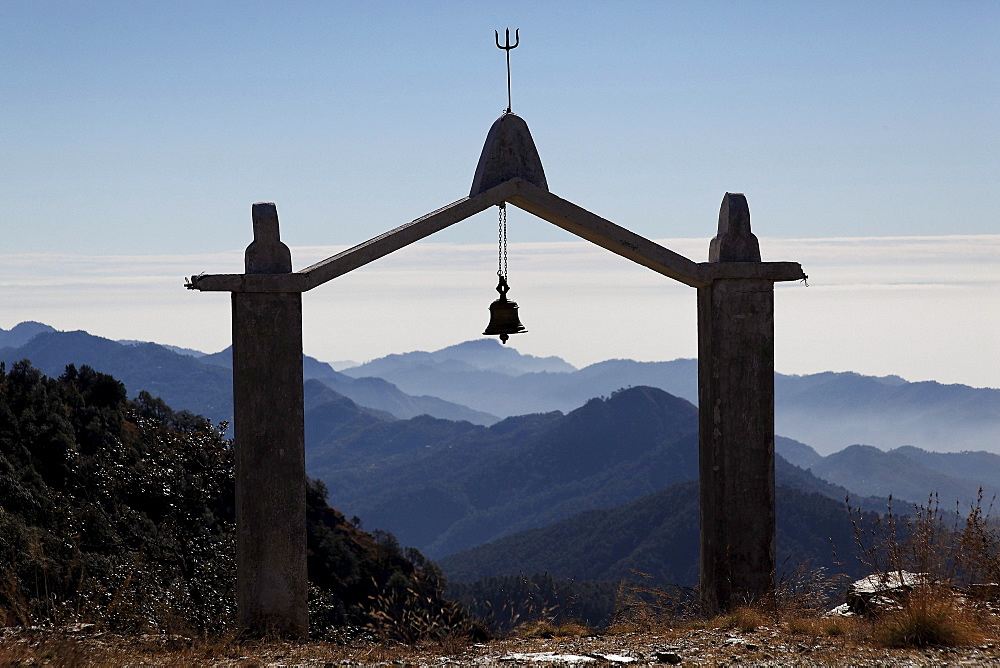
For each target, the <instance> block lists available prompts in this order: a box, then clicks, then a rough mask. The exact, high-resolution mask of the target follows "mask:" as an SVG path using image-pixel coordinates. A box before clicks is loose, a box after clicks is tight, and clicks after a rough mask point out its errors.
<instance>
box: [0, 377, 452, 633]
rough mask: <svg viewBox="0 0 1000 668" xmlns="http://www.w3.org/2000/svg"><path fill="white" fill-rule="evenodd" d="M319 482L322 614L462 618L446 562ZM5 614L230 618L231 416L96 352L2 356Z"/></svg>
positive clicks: (0, 596) (167, 626)
mask: <svg viewBox="0 0 1000 668" xmlns="http://www.w3.org/2000/svg"><path fill="white" fill-rule="evenodd" d="M325 495H326V490H325V487H324V486H323V485H322V483H320V482H318V481H312V482H310V483H309V485H308V493H307V516H306V525H307V535H308V549H309V553H308V558H309V578H310V582H311V583H312V585H313V588H312V592H311V595H310V596H311V600H310V608H311V616H310V617H311V619H310V623H311V628H312V630H313V631H314V632H316V633H317V634H318V635H322V634H323V633H325V631H326V630H329V629H330V628H332V627H333V626H335V625H345V624H347V625H362V626H363V625H367V624H375V623H379V620H380V619H384V615H385V614H387V613H391V612H392V611H391V610H383V609H379V608H378V607H377V601H378V600H379V597H380V596H382V597H384V596H387V595H393V596H396V597H397V600H400V601H402V600H408V601H409V599H411V598H412V599H413V600H412V601H409V603H408V605H409V606H410V609H411V610H415V611H418V614H425V613H426V614H428V615H432V616H438V617H440V618H441V619H461V615H460V613H458V612H457V611H456V609H455V608H454V607H453V606H452V605H451V604H449V603H447V602H445V601H444V600H443V598H442V597H441V586H442V581H441V578H440V573H439V571H438V570H437V568H436V567H435V566H434V565H433V564H431V563H429V562H427V561H426V560H424V559H423V557H422V556H421V555H419V553H417V552H413V551H410V552H407V554H406V555H404V554H403V552H402V550H401V549H400V547H399V545H398V543H397V542H396V541H395V539H394V538H393V537H392V536H391V535H389V534H384V533H383V534H376V535H374V536H373V535H370V534H367V533H365V532H363V531H361V530H360V529H359V528H357V527H356V526H354V525H353V524H352V523H350V522H348V521H346V520H345V519H344V516H343V515H342V514H341V513H340V512H338V511H336V510H334V509H333V508H330V507H329V506H328V505H327V504H326V502H325ZM0 565H2V568H3V572H4V586H3V587H0V622H2V623H4V624H20V625H34V624H46V623H53V622H66V621H78V620H84V621H100V622H101V624H102V625H103V626H104V627H105V628H112V629H120V630H141V631H153V630H159V631H164V630H183V631H185V632H189V631H192V630H194V631H202V632H203V631H208V630H215V631H218V630H223V629H225V628H227V627H228V626H229V625H230V624H231V623H232V622H233V611H234V607H235V536H234V480H233V456H232V447H231V443H230V441H228V440H226V439H224V438H223V437H222V432H221V429H220V428H218V427H216V426H214V425H212V424H211V423H209V422H207V421H206V420H205V419H204V418H201V417H199V416H195V415H192V414H190V413H185V412H180V413H178V412H174V411H172V410H171V409H170V408H169V407H168V406H167V405H166V404H165V403H163V402H162V401H160V400H158V399H154V398H152V397H151V396H150V395H149V394H148V393H145V392H142V393H140V394H139V396H138V397H137V398H136V399H135V400H129V399H128V398H127V396H126V391H125V387H124V386H123V385H122V383H120V382H118V381H117V380H116V379H114V378H113V377H111V376H108V375H106V374H102V373H98V372H95V371H94V370H92V369H90V368H89V367H86V366H84V367H81V368H79V369H77V368H76V367H74V366H69V367H67V368H66V369H65V371H64V372H63V373H62V374H61V375H60V376H59V377H58V378H49V377H46V376H44V375H43V374H42V373H41V372H39V371H38V370H37V369H35V368H34V367H32V366H31V365H30V364H28V363H27V362H19V363H15V364H14V365H12V366H11V367H10V368H9V369H8V368H7V367H6V365H4V364H0Z"/></svg>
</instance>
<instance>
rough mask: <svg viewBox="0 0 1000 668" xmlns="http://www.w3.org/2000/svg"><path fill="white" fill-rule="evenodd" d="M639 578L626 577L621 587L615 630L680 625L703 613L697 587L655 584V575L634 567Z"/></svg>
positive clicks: (615, 617) (663, 627) (612, 625)
mask: <svg viewBox="0 0 1000 668" xmlns="http://www.w3.org/2000/svg"><path fill="white" fill-rule="evenodd" d="M632 574H633V575H635V576H637V577H638V578H639V579H638V580H632V581H628V580H623V581H622V583H621V585H620V586H619V589H618V599H617V603H616V610H615V615H614V620H613V622H612V624H611V626H610V627H609V629H608V630H609V631H611V632H612V633H617V632H627V631H639V632H642V631H657V630H662V629H665V628H672V627H675V626H679V625H682V624H685V623H688V622H691V621H693V620H696V619H698V618H699V617H700V615H701V600H700V598H699V596H698V591H697V590H696V589H692V588H691V587H682V586H680V585H676V584H671V585H667V586H665V587H658V586H655V585H653V584H652V583H653V580H654V578H653V576H652V575H650V574H648V573H642V572H640V571H636V570H633V571H632Z"/></svg>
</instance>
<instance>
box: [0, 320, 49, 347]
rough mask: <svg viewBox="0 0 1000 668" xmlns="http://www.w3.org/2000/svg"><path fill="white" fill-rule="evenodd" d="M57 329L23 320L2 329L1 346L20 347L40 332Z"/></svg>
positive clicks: (0, 332) (0, 333) (0, 334)
mask: <svg viewBox="0 0 1000 668" xmlns="http://www.w3.org/2000/svg"><path fill="white" fill-rule="evenodd" d="M54 331H56V330H55V329H53V328H52V327H49V326H48V325H43V324H42V323H40V322H22V323H20V324H19V325H15V326H14V327H12V328H11V329H9V330H7V329H0V348H20V347H21V346H23V345H24V344H25V343H27V342H28V341H30V340H31V339H32V338H34V337H35V336H36V335H38V334H43V333H45V332H54Z"/></svg>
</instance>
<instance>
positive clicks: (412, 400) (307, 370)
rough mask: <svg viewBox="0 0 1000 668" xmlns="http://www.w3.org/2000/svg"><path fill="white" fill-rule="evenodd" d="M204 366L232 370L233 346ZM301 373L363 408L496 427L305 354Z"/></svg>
mask: <svg viewBox="0 0 1000 668" xmlns="http://www.w3.org/2000/svg"><path fill="white" fill-rule="evenodd" d="M198 361H199V362H202V363H204V364H214V365H216V366H221V367H225V368H227V369H232V368H233V349H232V346H230V347H228V348H226V349H225V350H222V351H220V352H217V353H213V354H211V355H205V356H204V357H200V358H198ZM302 372H303V376H304V377H305V379H307V380H308V379H316V380H318V381H320V382H321V383H323V384H324V385H326V386H327V387H329V388H330V389H332V390H334V391H336V392H339V393H340V394H342V395H344V396H345V397H348V398H350V399H352V400H354V401H355V402H357V403H358V404H360V405H362V406H367V407H369V408H375V409H378V410H381V411H385V412H387V413H390V414H392V415H393V416H395V417H397V418H403V419H405V418H411V417H416V416H418V415H433V416H434V417H439V418H444V419H447V420H468V421H469V422H474V423H476V424H493V423H494V422H496V421H497V420H499V418H498V417H496V416H495V415H491V414H489V413H484V412H482V411H476V410H473V409H471V408H467V407H466V406H463V405H461V404H456V403H453V402H450V401H445V400H443V399H438V398H437V397H432V396H426V395H421V396H412V395H409V394H406V393H405V392H402V391H401V390H400V389H399V388H398V387H396V386H395V385H393V384H392V383H390V382H388V381H386V380H383V379H381V378H370V377H361V378H352V377H350V376H347V375H344V374H342V373H340V372H338V371H334V370H333V367H331V366H330V365H329V364H326V363H325V362H320V361H319V360H317V359H316V358H314V357H310V356H308V355H303V357H302Z"/></svg>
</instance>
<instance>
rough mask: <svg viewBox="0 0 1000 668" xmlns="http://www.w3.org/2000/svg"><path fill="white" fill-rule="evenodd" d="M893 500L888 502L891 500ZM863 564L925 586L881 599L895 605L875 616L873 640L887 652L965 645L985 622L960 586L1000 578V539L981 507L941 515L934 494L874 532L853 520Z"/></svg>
mask: <svg viewBox="0 0 1000 668" xmlns="http://www.w3.org/2000/svg"><path fill="white" fill-rule="evenodd" d="M890 501H891V498H890ZM852 521H853V522H855V525H854V533H855V539H856V541H857V543H858V546H859V548H860V553H861V555H862V556H861V557H860V560H861V562H862V564H864V565H865V566H867V567H868V570H869V571H870V572H871V573H872V575H875V576H878V577H880V578H881V579H883V580H884V581H887V582H892V581H894V580H896V581H902V580H903V579H904V578H903V575H904V572H906V571H908V572H910V573H915V574H917V577H918V578H920V583H919V584H916V585H914V586H912V587H903V588H901V589H900V590H898V591H894V592H890V593H888V594H887V596H886V597H884V598H885V599H886V600H890V601H892V604H891V605H883V606H882V607H881V608H880V609H879V608H877V609H876V610H875V611H873V612H872V613H871V615H872V617H873V620H872V625H873V626H872V640H874V641H875V642H876V643H878V644H881V645H884V646H887V647H928V646H943V647H960V646H967V645H971V644H975V643H977V642H978V641H980V640H981V639H982V638H983V629H984V628H985V623H986V620H985V619H984V618H983V617H982V615H981V614H980V613H979V612H978V611H977V610H976V608H975V606H973V605H972V604H970V603H969V602H968V601H967V600H966V599H965V598H964V597H963V596H960V595H959V594H958V593H957V588H958V587H959V586H960V585H962V584H968V581H969V579H970V578H975V577H977V576H978V577H981V576H983V575H985V576H987V577H989V578H991V579H992V578H994V577H996V576H997V575H1000V556H998V554H1000V550H998V546H1000V540H998V534H997V531H996V529H995V528H994V527H992V526H991V524H990V522H989V519H988V512H987V513H984V511H983V509H982V492H980V497H979V501H978V502H977V503H976V504H975V506H973V507H972V508H971V510H970V512H969V514H968V516H967V517H966V518H965V521H964V527H962V526H961V524H962V517H961V514H960V513H959V512H958V511H957V509H956V511H955V512H953V513H947V512H942V511H941V510H940V506H939V503H938V499H937V496H936V495H932V496H931V497H929V498H928V502H927V505H926V506H921V505H918V506H914V514H913V516H912V517H900V516H898V515H894V514H893V512H892V507H891V506H890V507H889V510H888V512H887V513H886V515H884V516H883V517H881V518H879V519H878V520H876V521H875V522H874V523H873V526H869V527H863V526H861V523H860V513H858V514H857V515H856V516H855V515H852Z"/></svg>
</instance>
